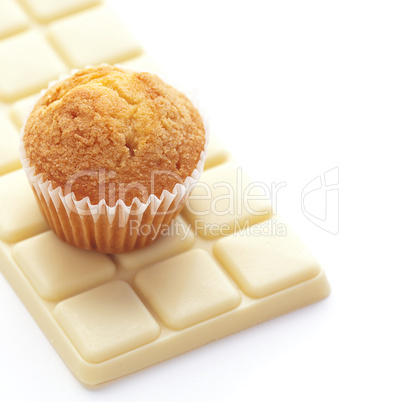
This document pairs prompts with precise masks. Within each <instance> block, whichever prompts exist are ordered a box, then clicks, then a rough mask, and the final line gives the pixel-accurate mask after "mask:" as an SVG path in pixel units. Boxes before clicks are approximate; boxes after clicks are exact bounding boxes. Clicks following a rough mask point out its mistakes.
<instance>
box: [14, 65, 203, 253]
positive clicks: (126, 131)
mask: <svg viewBox="0 0 402 402" xmlns="http://www.w3.org/2000/svg"><path fill="white" fill-rule="evenodd" d="M205 154H206V135H205V129H204V124H203V121H202V118H201V116H200V114H199V112H198V111H197V109H196V108H195V107H194V106H193V104H192V103H191V101H190V100H189V99H188V98H187V97H186V96H185V95H184V94H182V93H181V92H179V91H178V90H176V89H174V88H173V87H171V86H170V85H168V84H166V83H165V82H163V81H162V80H161V79H160V78H159V77H157V76H156V75H154V74H149V73H139V72H134V71H128V70H125V69H123V68H118V67H112V66H108V65H102V66H98V67H90V68H86V69H83V70H80V71H78V72H76V73H74V74H72V75H71V76H69V77H67V78H65V79H63V80H60V81H58V82H57V83H55V84H54V85H52V86H50V87H49V88H48V90H47V91H45V92H44V93H43V94H42V96H41V97H40V99H39V100H38V102H37V103H36V105H35V106H34V108H33V110H32V112H31V114H30V115H29V117H28V119H27V121H26V123H25V126H24V128H23V132H22V137H21V159H22V162H23V166H24V168H25V170H26V172H27V175H28V179H29V181H30V183H31V184H32V186H33V189H34V194H35V196H36V198H37V200H38V203H39V206H40V208H41V210H42V212H43V215H44V216H45V218H46V220H47V221H48V223H49V225H50V227H51V228H52V229H53V230H54V231H55V233H56V234H57V235H58V236H59V237H60V238H61V239H63V240H64V241H66V242H68V243H69V244H72V245H74V246H77V247H80V248H85V249H90V250H96V251H99V252H102V253H122V252H127V251H130V250H133V249H134V248H137V247H143V246H145V245H148V244H150V243H151V242H152V241H154V240H155V239H156V238H157V237H158V236H159V235H160V233H161V231H162V229H163V228H164V227H166V225H168V224H169V222H170V221H171V219H172V218H174V217H175V216H176V215H177V214H178V213H179V212H180V210H181V209H182V207H183V206H184V203H185V201H186V199H187V197H188V196H189V194H190V192H191V189H192V187H193V185H194V183H195V182H196V181H197V180H198V178H199V176H200V175H201V172H202V169H203V165H204V162H205Z"/></svg>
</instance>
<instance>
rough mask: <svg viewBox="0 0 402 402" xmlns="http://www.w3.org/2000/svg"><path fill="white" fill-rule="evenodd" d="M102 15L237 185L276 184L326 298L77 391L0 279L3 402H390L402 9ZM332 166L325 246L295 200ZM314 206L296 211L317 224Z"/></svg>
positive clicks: (371, 5) (209, 6)
mask: <svg viewBox="0 0 402 402" xmlns="http://www.w3.org/2000/svg"><path fill="white" fill-rule="evenodd" d="M108 3H110V5H111V7H113V9H114V10H115V12H116V13H117V14H118V15H119V16H120V18H121V19H122V20H123V21H124V22H125V24H126V25H128V26H129V27H130V29H131V30H132V32H133V34H134V35H135V36H136V38H137V39H138V40H139V41H140V42H141V43H142V45H143V47H144V48H145V49H147V50H148V52H149V53H150V55H151V56H152V57H153V58H154V60H155V61H156V62H157V63H158V64H159V65H160V67H161V68H162V69H163V70H164V71H166V73H167V74H166V75H167V76H169V77H171V78H172V81H173V82H182V83H184V84H185V85H186V86H187V87H188V88H191V89H192V91H193V92H196V93H197V94H198V96H199V98H200V100H201V102H202V104H203V105H204V106H205V108H206V110H207V113H208V120H209V123H210V127H211V130H212V131H213V132H214V133H215V134H216V135H217V136H218V137H219V138H220V139H221V141H222V142H223V143H224V144H225V146H226V147H227V148H229V149H230V150H231V151H232V154H233V155H234V157H235V158H236V159H237V160H238V161H239V162H240V163H241V165H242V166H243V167H245V168H246V170H247V171H248V173H249V174H250V175H251V176H252V177H253V178H255V179H257V180H261V181H264V182H266V183H268V184H270V183H272V182H286V184H287V186H286V187H285V188H283V189H281V190H280V192H279V196H278V212H279V213H280V214H281V215H282V216H283V217H284V218H285V219H286V220H287V221H288V222H289V223H290V224H291V226H292V227H293V228H294V229H295V230H296V231H297V233H298V234H299V235H300V237H301V238H302V239H303V240H304V241H305V243H306V244H307V245H308V246H309V248H310V249H311V250H312V251H313V252H314V253H315V255H316V256H317V257H318V258H319V260H320V261H321V263H322V265H323V266H324V269H325V271H326V273H327V276H328V278H329V280H330V283H331V286H332V294H331V296H330V297H329V298H328V299H326V300H324V301H323V302H320V303H317V304H315V305H312V306H310V307H307V308H304V309H302V310H299V311H297V312H294V313H291V314H288V315H286V316H284V317H280V318H278V319H275V320H273V321H270V322H267V323H264V324H261V325H259V326H257V327H254V328H251V329H249V330H246V331H243V332H241V333H239V334H236V335H233V336H230V337H228V338H225V339H223V340H220V341H217V342H214V343H212V344H210V345H207V346H204V347H202V348H200V349H197V350H195V351H192V352H189V353H186V354H184V355H182V356H180V357H177V358H174V359H171V360H169V361H167V362H164V363H161V364H158V365H156V366H154V367H151V368H148V369H145V370H143V371H141V372H139V373H136V374H133V375H129V376H127V377H125V378H123V379H120V380H117V381H114V382H111V383H108V384H106V385H103V386H99V387H96V388H86V387H85V386H83V385H82V384H80V383H79V382H78V381H77V380H76V379H75V378H74V377H73V375H72V374H71V373H70V372H69V370H68V369H67V368H66V366H65V365H64V363H63V362H62V361H61V359H60V358H59V356H58V355H57V353H56V352H55V351H54V350H53V348H52V347H51V345H50V344H49V342H48V341H47V340H46V338H45V337H44V336H43V334H42V333H41V331H40V329H39V328H38V327H37V325H36V324H35V323H34V321H33V320H32V319H31V318H30V316H29V314H28V313H27V311H26V310H25V308H24V307H23V305H22V304H21V303H20V302H19V300H18V298H17V297H16V295H15V294H14V292H13V291H12V290H11V288H10V287H9V285H8V284H7V282H6V281H5V279H4V278H3V277H0V321H1V328H2V331H1V338H0V400H6V401H9V400H10V401H14V400H15V401H22V400H44V401H71V400H74V401H244V400H249V401H268V400H269V401H292V402H293V401H311V402H313V401H339V400H345V401H357V400H359V401H363V400H376V401H378V400H384V401H400V400H401V398H402V390H401V386H400V381H401V376H402V369H401V367H402V366H401V361H402V347H401V343H402V329H401V319H402V314H401V308H402V297H401V288H402V285H401V282H402V274H401V269H402V264H401V252H400V250H401V249H402V247H401V240H402V237H401V224H402V219H401V212H400V204H401V202H402V197H401V196H402V193H401V189H400V188H401V182H402V180H401V173H402V166H401V165H402V164H401V157H400V155H401V147H400V141H399V137H400V136H401V128H402V127H401V126H402V119H401V111H402V57H401V50H402V24H401V21H402V10H401V6H400V2H398V1H384V0H383V1H369V0H366V1H353V0H347V1H343V0H338V1H333V2H329V1H322V0H317V1H311V0H305V1H288V0H283V1H280V2H276V1H275V2H274V1H265V2H263V1H259V2H258V1H247V2H237V1H230V2H229V1H225V2H218V1H216V0H215V1H210V0H204V1H202V2H198V3H195V2H188V1H176V0H169V1H157V2H155V1H149V2H147V1H130V0H113V1H111V0H110V1H109V2H108ZM336 167H339V186H338V188H339V199H340V208H339V233H338V234H335V235H334V234H330V233H328V232H326V231H325V230H323V229H321V228H319V227H317V226H316V225H314V224H313V223H311V222H310V221H309V220H308V219H307V218H306V217H305V216H304V214H303V212H302V208H301V193H302V189H303V188H304V186H305V185H306V184H307V183H309V182H310V181H311V180H312V179H314V178H315V177H317V176H320V175H322V174H324V173H325V172H326V171H328V170H330V169H333V168H336ZM317 194H319V192H318V193H317ZM324 194H325V193H324V192H322V195H323V196H322V197H321V201H320V200H319V199H318V201H317V199H316V200H315V201H314V200H313V201H311V202H310V204H309V205H308V206H307V205H306V207H308V209H309V211H311V212H314V213H315V214H316V215H319V214H320V213H323V208H324V205H325V204H323V203H324V201H325V198H324ZM332 194H334V193H332ZM331 205H333V204H331ZM327 212H328V216H329V217H330V218H331V219H333V217H334V216H336V214H337V210H336V208H335V210H334V208H333V207H329V208H328V211H327ZM334 214H335V215H334ZM4 329H7V330H4ZM1 395H3V397H2V396H1Z"/></svg>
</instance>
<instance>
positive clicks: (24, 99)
mask: <svg viewBox="0 0 402 402" xmlns="http://www.w3.org/2000/svg"><path fill="white" fill-rule="evenodd" d="M98 3H99V1H98V0H73V1H67V0H61V1H50V0H46V1H44V0H21V5H22V6H20V5H19V3H16V2H14V1H11V0H6V1H2V2H1V4H0V271H1V272H2V273H3V275H4V276H5V278H6V279H7V280H8V281H9V283H10V284H11V286H12V287H13V288H14V290H15V292H16V293H17V294H18V296H19V297H20V299H21V301H22V302H23V303H24V305H25V306H26V308H27V309H28V310H29V312H30V313H31V315H32V317H33V318H34V319H35V320H36V322H37V323H38V325H39V326H40V328H41V329H42V331H43V333H44V334H45V335H46V337H47V338H48V339H49V341H50V342H51V343H52V345H53V346H54V348H55V350H56V351H57V352H58V353H59V355H60V356H61V358H62V359H63V360H64V361H65V363H66V365H67V366H68V367H69V369H70V370H71V371H72V372H73V373H74V374H75V375H76V377H77V378H78V379H79V380H80V381H82V382H84V383H86V384H99V383H102V382H105V381H109V380H112V379H115V378H118V377H121V376H124V375H127V374H129V373H133V372H135V371H137V370H141V369H143V368H145V367H148V366H150V365H153V364H155V363H158V362H160V361H163V360H166V359H169V358H171V357H174V356H176V355H179V354H181V353H184V352H186V351H188V350H191V349H194V348H197V347H200V346H202V345H204V344H206V343H208V342H211V341H213V340H216V339H219V338H222V337H225V336H227V335H230V334H233V333H235V332H237V331H240V330H242V329H245V328H248V327H250V326H252V325H256V324H258V323H260V322H262V321H265V320H268V319H271V318H274V317H277V316H279V315H281V314H285V313H288V312H290V311H292V310H295V309H297V308H301V307H303V306H306V305H308V304H311V303H314V302H316V301H318V300H321V299H323V298H325V297H326V296H327V295H328V293H329V285H328V282H327V280H326V277H325V274H324V272H323V270H322V268H321V267H320V265H319V263H318V262H317V261H316V260H315V258H314V256H313V255H312V254H311V253H310V252H309V251H308V250H307V249H306V248H305V246H304V245H303V244H302V242H301V241H300V240H299V239H298V238H297V236H296V235H295V234H294V233H293V232H292V231H291V229H290V228H289V227H288V225H287V224H286V223H285V222H284V221H283V220H282V219H281V218H279V217H278V216H272V215H271V210H270V203H269V200H268V199H267V198H266V197H264V191H263V188H262V187H261V186H260V187H259V186H255V185H253V184H255V183H253V181H252V180H251V179H250V178H249V177H248V176H247V174H246V173H245V172H244V170H243V169H241V168H239V167H238V166H237V165H236V164H235V163H234V162H233V161H232V160H230V157H229V153H228V151H227V150H226V148H225V147H224V146H223V145H222V144H220V143H219V141H218V140H217V138H216V137H214V136H212V137H211V141H210V145H209V151H208V157H207V161H206V165H205V169H206V171H205V172H204V174H203V176H202V178H201V182H200V183H199V185H197V187H196V188H195V190H194V192H193V194H192V196H191V197H190V199H189V201H188V202H187V205H186V208H185V210H184V211H183V213H182V214H181V215H180V216H179V217H178V218H177V219H176V220H175V221H174V223H173V225H171V226H170V228H169V229H168V230H166V232H164V233H163V235H162V236H161V237H160V238H159V239H158V240H156V241H155V242H154V243H153V244H152V245H151V246H149V247H147V248H144V249H140V250H135V251H133V252H131V253H127V254H120V255H101V254H98V253H94V252H89V251H84V250H80V249H76V248H73V247H71V246H69V245H67V244H65V243H63V242H62V241H61V240H60V239H58V238H57V237H56V235H55V234H54V233H53V232H52V231H50V230H49V226H48V225H47V223H46V221H45V220H44V218H43V217H42V215H41V213H40V210H39V207H38V205H37V203H36V200H35V198H34V195H33V192H32V190H31V189H30V187H29V185H28V182H27V180H26V177H25V174H24V172H23V171H22V169H21V168H20V163H19V161H18V157H17V155H18V153H17V147H18V134H17V129H18V128H20V127H21V125H22V123H23V119H24V117H25V115H26V113H27V111H28V109H29V108H30V106H31V105H32V101H33V96H34V95H33V94H35V93H37V92H38V91H40V90H41V89H42V88H44V87H46V86H47V82H48V81H49V80H51V79H54V78H57V76H58V75H59V74H60V73H61V72H64V71H67V70H68V69H69V68H72V67H83V66H85V65H86V64H93V65H94V64H98V63H102V62H109V63H114V62H116V63H119V64H121V65H123V66H125V67H127V68H134V69H140V70H144V71H150V72H153V73H159V72H160V69H159V68H158V67H157V66H155V64H154V63H153V62H152V60H151V59H150V58H149V57H148V55H147V54H146V53H141V52H142V50H141V48H140V46H139V45H138V43H137V42H136V41H135V40H134V39H133V38H132V37H131V36H130V34H129V32H128V31H127V29H126V28H125V27H123V26H122V24H121V23H120V22H119V21H118V19H117V18H116V17H115V16H114V15H113V14H111V13H110V11H109V10H108V9H107V8H106V7H104V6H103V5H101V6H99V5H98ZM4 15H7V18H6V21H7V24H2V21H3V19H4V18H5V17H4ZM38 21H40V23H41V24H43V25H41V26H40V28H39V25H38ZM28 27H29V29H28ZM23 30H25V31H24V32H22V33H21V32H20V31H23ZM19 32H20V33H19ZM100 43H101V46H100V45H99V44H100ZM28 72H29V73H28ZM10 102H13V103H10ZM10 118H11V119H12V120H11V119H10ZM13 121H14V123H15V126H13ZM245 198H247V200H248V202H247V203H245V202H244V200H245ZM265 329H266V328H265Z"/></svg>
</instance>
